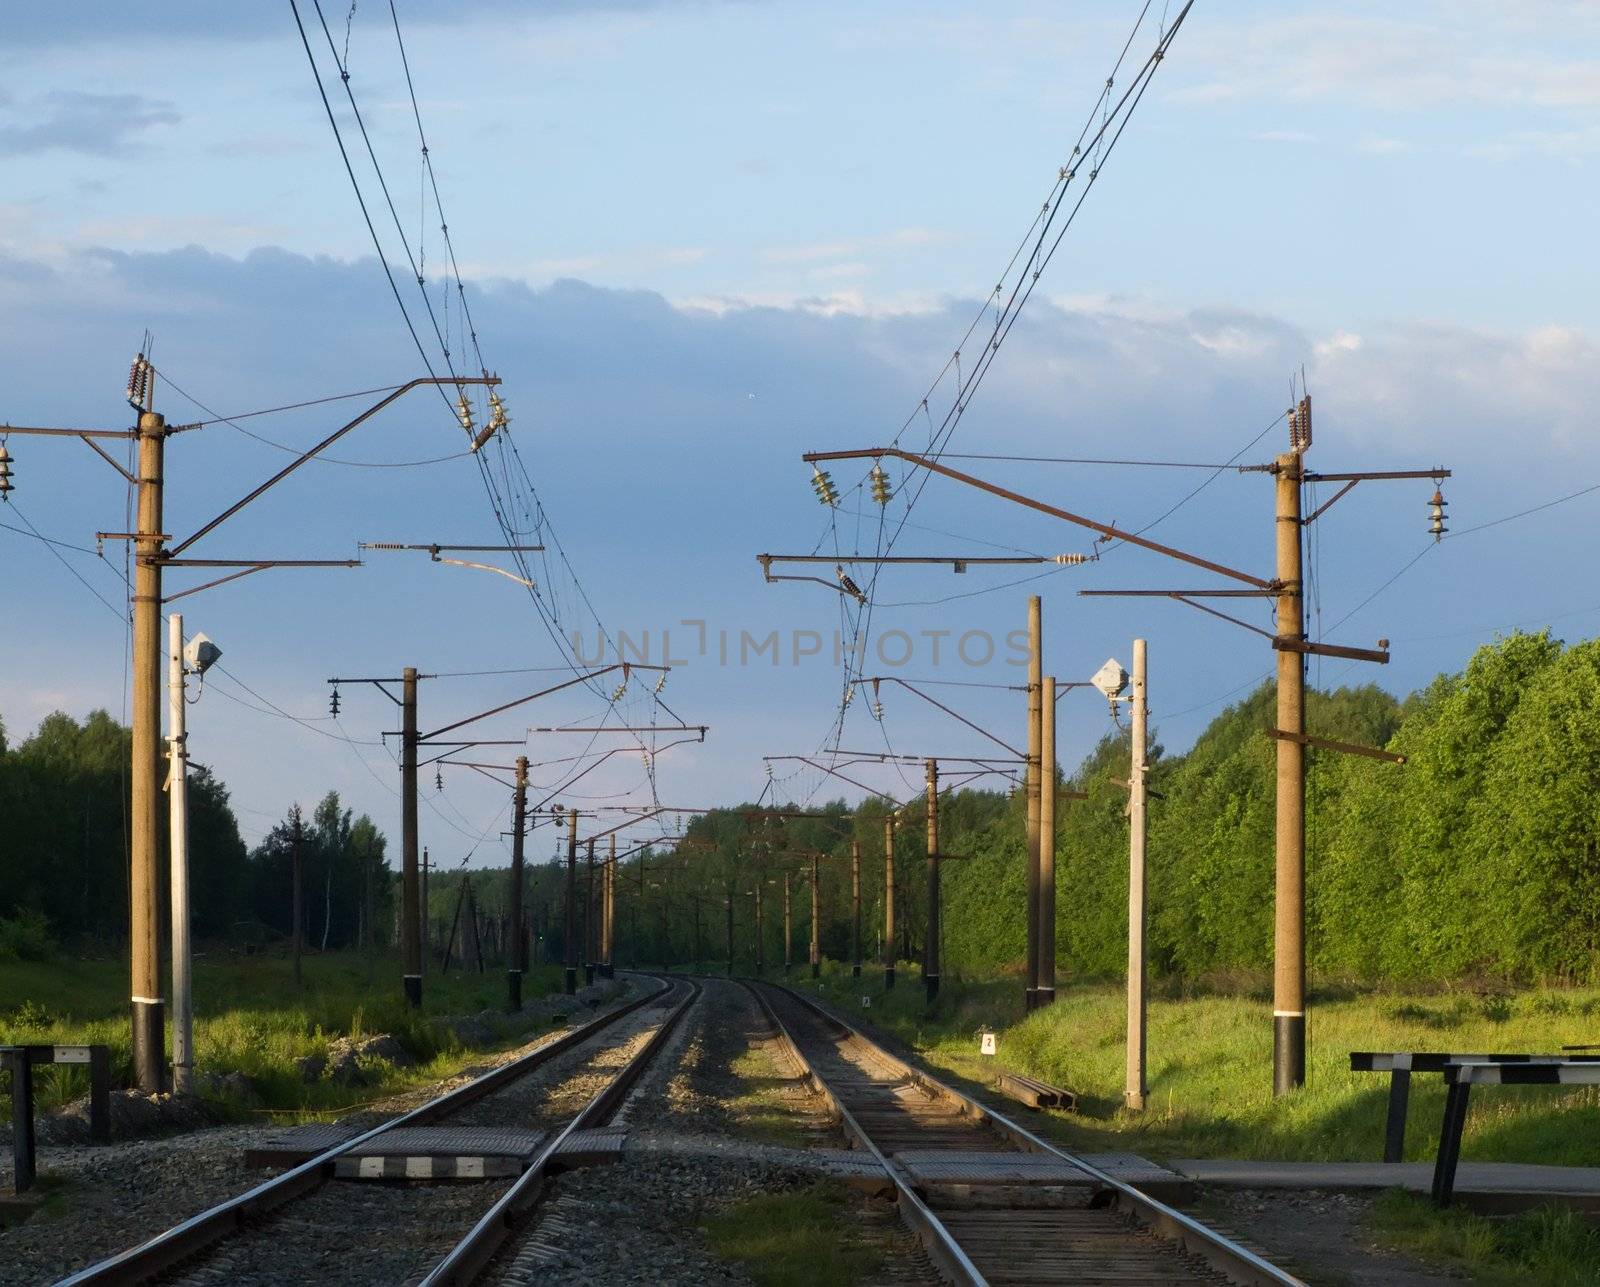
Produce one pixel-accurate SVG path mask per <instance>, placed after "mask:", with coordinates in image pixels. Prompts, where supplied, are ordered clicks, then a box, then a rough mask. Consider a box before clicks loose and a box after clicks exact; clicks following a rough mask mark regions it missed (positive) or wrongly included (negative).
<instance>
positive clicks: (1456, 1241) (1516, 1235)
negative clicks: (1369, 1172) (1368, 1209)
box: [1372, 1189, 1600, 1287]
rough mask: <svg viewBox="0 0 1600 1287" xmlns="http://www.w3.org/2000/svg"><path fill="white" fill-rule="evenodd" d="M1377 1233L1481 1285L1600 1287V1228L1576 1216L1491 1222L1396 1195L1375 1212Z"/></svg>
mask: <svg viewBox="0 0 1600 1287" xmlns="http://www.w3.org/2000/svg"><path fill="white" fill-rule="evenodd" d="M1372 1222H1373V1227H1374V1228H1375V1229H1376V1230H1377V1231H1378V1233H1379V1234H1380V1235H1382V1237H1383V1238H1384V1240H1385V1241H1386V1242H1388V1243H1389V1244H1391V1245H1392V1246H1394V1247H1396V1248H1398V1249H1399V1250H1402V1251H1406V1252H1409V1253H1411V1254H1412V1255H1415V1256H1417V1257H1419V1258H1422V1259H1426V1260H1431V1261H1435V1262H1438V1263H1440V1264H1442V1265H1444V1266H1445V1267H1447V1268H1450V1269H1456V1270H1465V1271H1466V1272H1468V1273H1470V1274H1471V1275H1472V1280H1473V1281H1474V1282H1478V1283H1490V1284H1505V1285H1506V1287H1510V1285H1511V1284H1520V1285H1522V1287H1580V1285H1582V1284H1600V1229H1596V1228H1595V1226H1594V1225H1592V1224H1590V1223H1588V1222H1587V1221H1586V1220H1584V1218H1583V1217H1582V1216H1580V1215H1578V1214H1577V1213H1576V1212H1573V1211H1570V1210H1563V1209H1561V1208H1558V1207H1539V1208H1537V1209H1535V1210H1533V1211H1529V1212H1525V1213H1524V1214H1521V1215H1516V1216H1511V1217H1507V1218H1503V1219H1496V1220H1489V1219H1485V1218H1484V1217H1483V1216H1477V1215H1473V1214H1471V1213H1470V1212H1468V1211H1463V1210H1462V1209H1460V1208H1459V1207H1452V1208H1450V1209H1449V1210H1445V1211H1441V1210H1439V1209H1438V1208H1437V1207H1435V1206H1434V1205H1433V1204H1432V1203H1431V1202H1429V1201H1428V1200H1427V1199H1426V1198H1423V1197H1419V1196H1418V1195H1416V1194H1413V1193H1406V1192H1403V1191H1401V1190H1399V1189H1394V1190H1391V1191H1390V1192H1388V1193H1385V1194H1384V1195H1383V1196H1382V1197H1381V1198H1380V1199H1379V1200H1378V1203H1377V1206H1376V1207H1375V1208H1374V1209H1373V1220H1372Z"/></svg>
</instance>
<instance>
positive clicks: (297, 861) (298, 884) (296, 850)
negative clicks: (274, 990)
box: [289, 804, 306, 988]
mask: <svg viewBox="0 0 1600 1287" xmlns="http://www.w3.org/2000/svg"><path fill="white" fill-rule="evenodd" d="M304 839H305V836H304V831H303V829H302V827H301V825H300V806H299V805H298V804H297V805H295V807H294V835H293V836H292V837H291V838H290V844H291V845H292V850H291V854H290V859H289V863H290V870H291V872H292V876H291V880H292V883H293V889H292V890H291V892H290V904H291V906H290V912H289V921H290V927H291V928H290V934H291V936H292V938H293V939H294V985H295V987H297V988H298V987H299V986H300V983H301V979H300V956H301V953H303V952H304V951H305V950H306V902H305V892H304V890H305V865H304V860H303V858H302V857H301V853H300V847H301V845H302V843H303V842H304Z"/></svg>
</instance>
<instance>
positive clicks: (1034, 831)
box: [1023, 594, 1043, 1010]
mask: <svg viewBox="0 0 1600 1287" xmlns="http://www.w3.org/2000/svg"><path fill="white" fill-rule="evenodd" d="M1040 615H1041V614H1040V602H1039V596H1038V595H1036V594H1034V595H1029V596H1028V765H1027V784H1028V785H1027V790H1028V801H1027V804H1028V823H1027V846H1026V848H1027V860H1026V861H1027V864H1028V918H1027V919H1028V971H1027V973H1028V977H1027V979H1026V981H1025V984H1024V986H1025V988H1026V991H1025V993H1024V997H1023V1004H1024V1006H1025V1007H1026V1008H1027V1009H1029V1010H1032V1009H1033V1008H1034V1006H1036V1005H1038V1003H1039V808H1040V800H1041V794H1040V792H1041V786H1040V782H1041V779H1040V772H1039V764H1040V758H1039V722H1040V718H1041V710H1040V707H1041V695H1042V693H1043V659H1042V657H1041V651H1042V650H1041V647H1040V634H1041V626H1040Z"/></svg>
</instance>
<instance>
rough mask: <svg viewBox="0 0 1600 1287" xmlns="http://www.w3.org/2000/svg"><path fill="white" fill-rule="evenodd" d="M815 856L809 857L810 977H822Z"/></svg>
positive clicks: (819, 899)
mask: <svg viewBox="0 0 1600 1287" xmlns="http://www.w3.org/2000/svg"><path fill="white" fill-rule="evenodd" d="M817 861H818V860H817V856H816V854H812V855H811V977H812V978H814V979H820V978H821V977H822V928H821V925H820V924H819V922H820V920H821V916H820V914H819V913H820V912H821V910H822V897H821V889H820V882H819V880H818V870H817Z"/></svg>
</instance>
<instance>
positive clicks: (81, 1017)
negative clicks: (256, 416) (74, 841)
mask: <svg viewBox="0 0 1600 1287" xmlns="http://www.w3.org/2000/svg"><path fill="white" fill-rule="evenodd" d="M368 971H369V963H368V961H367V958H366V957H365V956H364V955H362V954H361V953H359V952H331V953H328V954H327V955H316V956H307V957H306V958H305V960H304V968H303V977H304V984H303V986H302V987H300V988H299V989H298V990H297V989H296V987H295V983H294V967H293V964H292V962H291V961H290V960H289V959H288V958H287V957H285V956H281V955H260V956H231V955H226V954H222V953H216V954H212V955H207V956H203V957H199V958H197V959H196V961H195V968H194V1007H195V1056H196V1066H197V1071H199V1072H200V1073H232V1072H242V1073H244V1074H246V1075H247V1076H249V1077H250V1078H251V1079H252V1081H253V1082H254V1084H255V1087H256V1091H257V1094H256V1095H255V1096H254V1097H252V1098H251V1099H250V1100H249V1101H248V1102H244V1101H240V1100H237V1099H232V1100H230V1101H229V1102H231V1104H232V1106H233V1107H235V1108H239V1109H246V1108H266V1109H281V1110H286V1111H290V1112H294V1111H298V1112H305V1113H316V1112H322V1111H329V1110H334V1109H339V1108H344V1107H348V1106H350V1105H351V1104H355V1103H362V1102H366V1101H368V1100H371V1099H375V1098H378V1097H380V1096H383V1095H386V1094H391V1093H393V1092H395V1091H399V1090H404V1089H406V1088H408V1087H411V1086H416V1085H422V1084H426V1083H428V1082H431V1081H436V1080H438V1079H440V1078H442V1077H447V1076H450V1075H452V1074H454V1073H455V1072H457V1071H459V1070H460V1069H461V1068H462V1067H464V1066H466V1065H467V1064H468V1063H470V1062H471V1061H472V1057H473V1054H472V1052H470V1051H467V1050H465V1049H463V1048H462V1046H461V1044H460V1042H459V1041H457V1040H456V1039H455V1038H454V1036H452V1035H451V1034H450V1033H449V1032H448V1031H446V1030H445V1029H444V1028H442V1027H441V1026H440V1025H438V1024H437V1023H436V1022H435V1020H436V1019H438V1018H440V1017H442V1016H457V1015H471V1014H476V1013H478V1012H479V1011H482V1010H489V1009H493V1010H498V1009H500V1008H501V1007H503V1006H504V1004H505V976H504V974H503V973H498V972H486V973H484V974H464V973H461V972H459V971H457V972H452V973H450V974H444V975H441V974H438V973H437V972H434V973H430V974H429V975H428V977H427V978H426V980H425V981H424V988H423V1007H422V1011H421V1013H420V1014H419V1013H417V1012H414V1011H411V1010H409V1009H408V1008H407V1007H406V1005H405V1003H404V1001H403V999H402V997H401V995H400V967H399V963H398V961H397V960H394V959H392V958H389V957H386V956H382V955H380V956H378V957H377V958H376V959H375V960H374V961H373V962H372V966H371V976H370V977H371V979H372V982H371V983H370V984H369V982H368V977H369V973H368ZM559 987H560V971H559V970H557V969H555V968H554V967H549V966H543V967H534V968H533V969H531V970H530V971H529V972H528V975H527V976H526V977H525V979H524V981H523V996H524V997H525V998H528V999H531V998H533V997H537V996H542V995H544V994H545V993H547V992H550V991H552V990H554V989H556V988H559ZM127 989H128V978H127V967H126V965H125V964H124V963H123V962H121V961H116V960H105V959H91V960H82V959H70V958H63V959H61V960H58V961H54V962H27V961H22V962H18V961H7V962H5V963H4V964H3V965H0V1043H6V1042H38V1043H52V1044H53V1043H73V1042H104V1043H105V1044H107V1045H109V1046H110V1047H111V1052H112V1053H111V1058H112V1077H113V1081H114V1083H115V1084H126V1083H127V1082H128V1080H129V1071H130V1064H129V1056H128V1041H129V1037H128V1018H127V1014H128V1000H127ZM494 1026H495V1035H496V1037H497V1038H498V1039H499V1040H501V1041H508V1040H510V1039H511V1038H512V1037H516V1036H523V1035H525V1034H527V1033H528V1032H530V1031H532V1030H533V1028H534V1027H535V1026H537V1025H536V1024H535V1023H534V1022H533V1021H532V1020H531V1018H530V1019H529V1020H519V1021H517V1022H516V1023H515V1024H513V1023H512V1022H510V1018H509V1016H507V1018H506V1019H504V1020H497V1022H496V1024H495V1025H494ZM380 1032H386V1033H390V1034H392V1035H393V1036H394V1037H395V1038H396V1039H397V1040H399V1041H400V1043H401V1044H402V1045H403V1046H405V1047H406V1049H407V1050H408V1051H409V1052H410V1053H411V1054H412V1056H413V1057H414V1058H416V1060H417V1065H416V1066H415V1067H413V1068H393V1067H391V1066H389V1065H387V1064H380V1065H377V1066H374V1067H373V1068H372V1069H370V1070H369V1076H368V1079H367V1080H366V1081H365V1083H364V1084H362V1085H358V1086H346V1085H339V1084H336V1083H335V1082H333V1081H330V1080H327V1079H326V1078H324V1079H322V1080H318V1081H313V1082H309V1083H308V1082H305V1081H303V1080H302V1079H301V1077H300V1074H299V1072H298V1070H297V1069H296V1068H295V1066H294V1063H295V1060H296V1059H299V1058H301V1057H303V1056H306V1055H320V1054H324V1053H326V1051H327V1047H328V1045H329V1043H330V1042H332V1041H334V1040H336V1039H337V1038H339V1037H345V1036H363V1035H367V1036H370V1035H372V1034H374V1033H380ZM37 1075H38V1083H37V1084H38V1095H39V1100H40V1103H41V1104H42V1106H44V1107H47V1108H48V1107H51V1106H53V1105H55V1104H58V1103H61V1102H63V1101H65V1100H67V1099H71V1098H73V1097H74V1096H76V1095H80V1094H83V1093H85V1092H86V1091H87V1089H88V1077H87V1074H86V1073H85V1072H83V1071H81V1070H79V1069H73V1068H41V1069H39V1070H38V1074H37ZM4 1098H5V1097H4V1096H0V1099H4ZM6 1102H7V1104H9V1100H6ZM4 1111H6V1112H9V1111H10V1109H9V1107H6V1108H5V1109H4Z"/></svg>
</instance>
